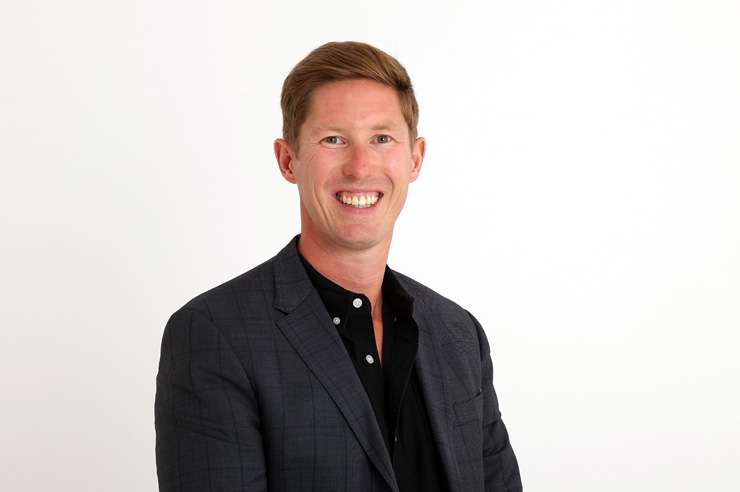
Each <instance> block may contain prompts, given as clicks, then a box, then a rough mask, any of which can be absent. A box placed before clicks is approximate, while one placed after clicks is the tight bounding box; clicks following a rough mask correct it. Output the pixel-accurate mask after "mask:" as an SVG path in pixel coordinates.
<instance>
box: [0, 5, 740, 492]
mask: <svg viewBox="0 0 740 492" xmlns="http://www.w3.org/2000/svg"><path fill="white" fill-rule="evenodd" d="M738 19H740V3H738V2H737V1H735V0H728V1H721V0H705V1H703V2H697V1H693V2H688V1H677V0H673V1H670V0H665V1H660V0H634V1H615V0H601V1H596V0H572V1H567V0H566V1H561V2H550V1H544V0H541V1H536V0H522V1H518V2H501V1H493V2H485V3H480V4H475V3H465V2H462V3H461V2H459V1H458V2H456V3H455V4H454V5H453V4H452V2H449V3H442V2H440V3H435V4H433V5H430V4H429V3H428V2H415V3H412V2H403V3H402V2H395V1H386V0H381V1H376V2H370V3H362V4H360V3H357V4H355V3H352V2H330V1H313V2H286V1H271V2H248V1H245V0H241V1H215V0H214V1H211V2H191V1H183V0H179V1H174V0H173V1H163V0H127V1H118V2H116V1H112V0H89V1H83V0H69V1H66V2H53V1H38V0H24V1H23V2H13V3H11V2H4V3H3V5H2V7H0V62H1V64H0V162H1V164H2V176H1V178H2V179H0V210H1V212H0V214H1V217H2V222H0V225H1V226H2V241H0V248H1V252H2V255H0V267H1V268H2V273H1V275H0V277H1V278H0V295H1V297H0V298H1V299H2V302H1V303H0V309H1V310H2V312H1V313H0V315H1V316H0V319H1V320H2V327H1V329H2V331H1V332H0V333H1V335H2V340H1V341H0V382H1V383H2V395H3V397H2V405H0V436H1V437H0V463H1V464H0V489H1V490H3V491H36V490H64V491H101V490H105V491H151V490H156V471H155V466H154V423H153V421H154V416H153V399H154V389H155V373H156V367H157V361H158V356H159V343H160V339H161V335H162V330H163V328H164V323H165V322H166V320H167V318H168V317H169V315H170V314H171V313H172V312H173V311H175V310H176V309H177V308H178V307H180V306H181V305H182V304H184V303H185V302H186V301H187V300H188V299H190V298H191V297H193V296H194V295H196V294H198V293H200V292H202V291H204V290H206V289H208V288H210V287H212V286H214V285H216V284H218V283H221V282H223V281H225V280H227V279H229V278H231V277H233V276H235V275H237V274H239V273H241V272H243V271H245V270H247V269H249V268H251V267H253V266H255V265H257V264H258V263H261V262H262V261H263V260H265V259H267V258H269V257H270V256H272V255H273V254H274V253H275V252H277V250H278V249H279V248H280V247H282V246H283V245H284V244H285V243H287V241H288V240H289V239H290V238H291V237H292V236H293V235H294V234H295V233H297V232H298V227H299V222H298V201H297V192H296V190H295V189H294V188H293V187H292V185H289V184H288V183H286V182H285V181H283V180H282V178H281V177H280V175H279V173H278V170H277V165H276V164H275V161H274V157H273V155H272V141H273V139H274V138H275V137H277V136H279V133H280V124H281V120H280V112H279V93H280V86H281V84H282V80H283V78H284V77H285V75H287V73H288V71H289V70H290V69H291V67H292V66H293V65H294V64H295V63H296V62H297V61H298V60H299V59H300V58H301V57H303V56H304V55H305V54H307V53H308V51H310V50H311V49H312V48H314V47H316V46H318V45H319V44H322V43H324V42H326V41H330V40H348V39H351V40H361V41H367V42H370V43H373V44H376V45H377V46H378V47H380V48H382V49H384V50H386V51H388V52H389V53H391V54H392V55H394V56H396V57H398V58H399V60H400V61H401V62H402V63H403V64H405V66H406V67H407V69H408V70H409V72H410V74H411V77H412V79H413V81H414V83H415V87H416V90H417V96H418V99H419V103H420V106H421V122H420V133H421V135H423V136H425V137H426V138H427V141H428V146H427V149H428V152H427V158H426V160H425V164H424V168H423V169H422V174H421V177H420V179H419V180H418V181H417V182H416V183H414V184H413V185H412V186H411V190H410V194H409V201H408V202H407V207H406V210H405V211H404V213H403V214H402V216H401V219H400V220H399V223H398V227H397V232H396V236H395V239H394V245H393V248H392V250H391V258H390V260H389V264H390V265H391V266H392V267H393V268H395V269H397V270H400V271H402V272H404V273H406V274H409V275H411V276H412V277H415V278H417V279H418V280H420V281H422V282H424V283H426V284H427V285H429V286H430V287H432V288H434V289H435V290H437V291H438V292H440V293H442V294H444V295H446V296H448V297H450V298H452V299H454V300H455V301H457V302H458V303H460V304H461V305H463V306H464V307H466V308H467V309H469V310H471V311H472V312H473V313H474V314H475V315H476V317H477V318H478V319H479V320H480V321H481V323H482V324H483V325H484V327H485V329H486V332H487V333H488V336H489V338H490V339H491V341H492V344H493V351H494V353H493V356H494V381H495V384H496V388H497V390H498V393H499V397H500V401H501V405H502V411H503V414H504V419H505V422H506V424H507V426H508V427H509V431H510V435H511V439H512V443H513V445H514V449H515V451H516V453H517V456H518V458H519V462H520V466H521V470H522V475H523V479H524V483H525V489H527V490H529V491H548V492H549V491H563V492H570V491H628V490H629V491H632V490H640V491H656V492H657V491H666V492H668V491H670V492H676V491H704V490H712V491H736V490H740V475H739V473H740V472H739V471H738V463H739V458H740V450H739V445H738V442H739V441H740V391H739V390H738V386H739V384H738V381H739V380H740V362H739V358H738V356H737V351H738V345H740V336H739V335H738V329H740V254H739V252H740V91H739V90H738V87H740V34H738V32H739V31H738V27H737V26H738ZM481 265H483V266H482V267H481Z"/></svg>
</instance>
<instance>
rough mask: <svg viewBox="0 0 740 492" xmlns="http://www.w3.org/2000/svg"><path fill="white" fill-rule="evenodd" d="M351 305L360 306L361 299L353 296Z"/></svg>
mask: <svg viewBox="0 0 740 492" xmlns="http://www.w3.org/2000/svg"><path fill="white" fill-rule="evenodd" d="M352 305H353V306H354V307H356V308H361V307H362V299H360V298H359V297H355V299H354V300H353V301H352Z"/></svg>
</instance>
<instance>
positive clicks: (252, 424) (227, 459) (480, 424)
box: [155, 236, 522, 492]
mask: <svg viewBox="0 0 740 492" xmlns="http://www.w3.org/2000/svg"><path fill="white" fill-rule="evenodd" d="M298 237H299V236H296V238H294V239H293V240H292V241H291V242H290V243H289V244H288V245H287V246H286V247H285V248H283V250H282V251H280V253H278V254H277V256H275V257H274V258H272V259H271V260H269V261H267V262H265V263H263V264H262V265H259V266H257V267H256V268H254V269H252V270H250V271H248V272H246V273H244V274H242V275H240V276H238V277H236V278H234V279H232V280H229V281H228V282H226V283H224V284H222V285H219V286H218V287H215V288H213V289H211V290H209V291H207V292H205V293H203V294H200V295H199V296H197V297H195V298H194V299H192V300H191V301H190V302H188V303H187V304H185V305H184V306H183V307H182V308H180V309H179V310H178V311H176V312H175V313H174V314H173V315H172V316H171V317H170V319H169V321H168V322H167V326H166V328H165V331H164V337H163V339H162V353H161V358H160V362H159V374H158V375H157V395H156V401H155V427H156V432H157V441H156V456H157V474H158V478H159V488H160V490H161V491H180V492H183V491H198V492H202V491H237V490H239V491H247V490H249V491H252V490H254V491H258V490H270V491H304V490H305V491H319V492H328V491H353V492H355V491H398V485H397V484H396V480H395V477H394V473H393V467H392V465H391V459H390V456H389V454H388V451H387V448H386V446H385V444H384V441H383V437H382V435H381V432H380V430H379V428H378V424H377V421H376V419H375V415H374V414H373V409H372V407H371V404H370V401H369V399H368V397H367V394H366V393H365V389H364V388H363V386H362V383H361V382H360V379H359V377H358V376H357V373H356V371H355V369H354V367H353V365H352V361H351V360H350V358H349V356H348V355H347V351H346V349H345V347H344V345H343V343H342V340H341V339H340V337H339V334H338V333H337V330H336V327H335V326H334V325H333V323H332V322H331V319H330V318H329V314H328V313H327V311H326V308H325V307H324V305H323V303H322V302H321V299H320V297H319V295H318V293H317V292H316V290H315V288H314V287H313V285H312V284H311V281H310V280H309V278H308V276H307V274H306V272H305V270H304V268H303V265H302V264H301V262H300V258H299V257H298V253H297V239H298ZM394 273H395V275H396V276H397V278H398V280H399V282H400V283H401V285H402V287H403V288H404V289H405V290H406V291H407V292H408V294H409V295H411V296H412V297H413V298H414V312H413V318H414V320H415V321H416V323H417V325H418V326H419V348H418V354H417V360H416V367H417V371H418V375H419V380H420V383H421V387H422V392H423V394H424V398H425V401H426V405H427V411H428V413H429V419H430V423H431V426H432V432H433V435H434V439H435V441H436V445H437V446H438V448H439V452H440V456H441V461H442V464H443V467H444V472H445V475H446V476H447V478H448V482H449V485H450V489H451V490H452V491H456V492H473V491H483V490H486V491H518V490H521V488H522V486H521V481H520V478H519V469H518V466H517V462H516V458H515V457H514V452H513V451H512V448H511V446H510V444H509V438H508V435H507V432H506V428H505V427H504V423H503V421H502V420H501V414H500V413H499V409H498V402H497V400H496V393H495V391H494V389H493V384H492V367H491V357H490V351H489V345H488V342H487V340H486V335H485V333H484V332H483V329H482V328H481V326H480V324H479V323H478V322H477V320H476V319H475V318H474V317H473V316H472V315H471V314H470V313H468V312H467V311H465V310H464V309H462V308H461V307H459V306H458V305H457V304H455V303H453V302H452V301H450V300H448V299H446V298H444V297H442V296H440V295H439V294H437V293H435V292H433V291H432V290H430V289H428V288H427V287H425V286H423V285H421V284H420V283H418V282H416V281H414V280H412V279H410V278H408V277H406V276H404V275H401V274H399V273H396V272H394Z"/></svg>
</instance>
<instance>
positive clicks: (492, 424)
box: [468, 313, 522, 492]
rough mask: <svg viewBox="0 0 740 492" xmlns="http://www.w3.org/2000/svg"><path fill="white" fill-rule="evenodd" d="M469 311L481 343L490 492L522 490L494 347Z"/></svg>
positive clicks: (485, 464) (486, 469)
mask: <svg viewBox="0 0 740 492" xmlns="http://www.w3.org/2000/svg"><path fill="white" fill-rule="evenodd" d="M468 314H469V315H470V318H471V319H472V320H473V323H474V324H475V328H476V330H477V332H478V342H479V345H480V350H481V371H482V379H483V381H482V384H481V389H482V391H483V468H484V474H485V485H486V487H485V490H486V492H493V491H496V492H499V491H500V492H518V491H521V490H522V480H521V477H520V475H519V465H518V463H517V461H516V456H514V450H513V449H512V448H511V444H510V443H509V434H508V432H506V426H505V425H504V421H503V420H501V412H499V408H498V398H497V397H496V391H495V390H494V388H493V363H492V362H491V348H490V346H489V344H488V339H487V338H486V333H485V332H484V331H483V328H482V327H481V325H480V323H478V320H477V319H475V316H473V315H472V314H470V313H468Z"/></svg>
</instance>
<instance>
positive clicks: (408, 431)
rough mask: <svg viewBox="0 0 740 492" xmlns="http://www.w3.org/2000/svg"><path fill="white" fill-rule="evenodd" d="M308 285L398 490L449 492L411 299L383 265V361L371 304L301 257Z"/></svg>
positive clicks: (403, 491)
mask: <svg viewBox="0 0 740 492" xmlns="http://www.w3.org/2000/svg"><path fill="white" fill-rule="evenodd" d="M299 257H300V258H301V261H302V262H303V265H304V267H305V268H306V272H307V273H308V276H309V278H310V279H311V282H312V283H313V285H314V287H315V288H316V290H317V291H318V293H319V296H320V297H321V300H322V301H323V303H324V306H325V307H326V310H327V312H328V313H329V317H330V318H331V320H332V322H333V323H334V325H335V326H336V327H337V331H338V332H339V335H340V336H341V338H342V341H343V342H344V346H345V348H346V349H347V353H348V354H349V357H350V359H352V363H353V364H354V366H355V370H356V371H357V375H358V376H359V377H360V380H361V381H362V384H363V386H364V387H365V391H366V392H367V395H368V397H369V399H370V403H371V404H372V407H373V410H374V411H375V418H376V419H377V421H378V427H379V428H380V431H381V434H382V435H383V438H384V440H385V444H386V447H387V448H388V453H389V454H390V456H391V460H392V462H393V469H394V471H395V475H396V481H397V482H398V486H399V489H400V490H401V491H402V492H408V491H416V490H423V491H430V492H434V491H444V490H448V488H447V485H446V478H445V476H444V472H443V471H442V464H441V461H440V458H439V451H438V449H437V446H436V444H435V442H434V439H433V436H432V430H431V426H430V424H429V417H428V415H427V411H426V405H425V403H424V398H423V395H422V393H421V385H420V384H419V380H418V377H417V374H416V369H415V361H416V350H417V347H418V336H419V330H418V327H417V326H416V323H415V322H414V319H413V318H412V316H411V314H412V312H413V303H414V299H413V298H412V297H410V296H409V295H408V294H407V293H406V292H405V291H404V289H403V287H401V285H400V284H399V283H398V280H397V279H396V278H395V276H394V275H393V272H391V270H390V268H388V267H387V266H386V268H385V274H384V276H383V286H382V296H383V313H382V316H383V363H382V365H381V363H380V358H379V357H378V350H377V347H376V344H375V332H374V330H373V322H372V306H371V305H370V300H369V299H368V298H367V296H365V295H364V294H358V293H354V292H350V291H348V290H346V289H344V288H343V287H341V286H339V285H337V284H335V283H334V282H332V281H331V280H329V279H328V278H326V277H324V276H323V275H321V273H319V272H318V271H317V270H316V269H315V268H313V266H312V265H311V264H310V263H309V262H308V261H307V260H306V259H305V258H303V256H302V255H300V254H299Z"/></svg>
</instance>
